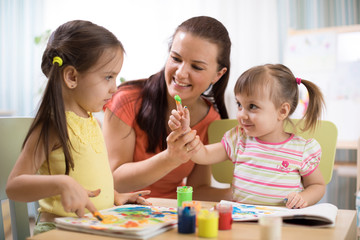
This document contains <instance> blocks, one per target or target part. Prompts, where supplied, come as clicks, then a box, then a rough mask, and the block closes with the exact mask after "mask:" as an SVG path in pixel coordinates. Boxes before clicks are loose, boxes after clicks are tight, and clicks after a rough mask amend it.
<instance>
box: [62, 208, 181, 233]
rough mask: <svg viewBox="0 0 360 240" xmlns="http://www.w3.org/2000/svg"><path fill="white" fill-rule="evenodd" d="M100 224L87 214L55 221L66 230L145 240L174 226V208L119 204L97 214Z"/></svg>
mask: <svg viewBox="0 0 360 240" xmlns="http://www.w3.org/2000/svg"><path fill="white" fill-rule="evenodd" d="M100 213H101V215H102V216H103V218H104V219H103V221H101V222H100V221H99V220H97V219H96V218H95V217H93V216H92V215H91V214H87V215H86V216H85V217H83V218H77V217H62V218H56V219H55V221H56V226H57V227H58V228H63V229H67V230H73V231H80V232H88V233H94V234H100V235H107V236H115V237H123V238H130V239H148V238H150V237H153V236H155V235H157V234H160V233H162V232H165V231H167V230H169V229H171V228H173V227H175V226H176V224H177V210H176V209H175V208H167V207H156V206H143V205H122V206H116V207H113V208H110V209H106V210H102V211H100Z"/></svg>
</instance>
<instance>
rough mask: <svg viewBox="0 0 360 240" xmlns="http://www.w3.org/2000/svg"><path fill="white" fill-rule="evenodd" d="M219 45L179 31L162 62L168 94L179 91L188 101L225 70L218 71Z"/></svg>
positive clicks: (193, 98)
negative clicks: (164, 61) (165, 58)
mask: <svg viewBox="0 0 360 240" xmlns="http://www.w3.org/2000/svg"><path fill="white" fill-rule="evenodd" d="M217 56H218V47H217V45H216V44H214V43H211V42H209V41H208V40H205V39H203V38H200V37H196V36H194V35H192V34H191V33H187V32H181V31H179V32H178V33H177V34H176V35H175V37H174V40H173V44H172V46H171V49H170V53H169V56H168V59H167V62H166V65H165V81H166V85H167V88H168V93H169V95H170V96H171V97H174V96H175V95H176V94H178V95H179V96H180V97H181V99H182V100H183V102H185V103H186V104H188V105H190V104H191V103H192V102H194V101H196V100H198V98H199V97H200V95H201V94H202V93H203V92H204V91H205V90H206V89H207V88H208V87H209V85H210V84H211V83H212V84H214V83H216V82H217V81H218V80H219V79H220V78H221V76H222V75H223V74H224V73H225V72H226V68H223V69H221V70H220V71H218V64H217Z"/></svg>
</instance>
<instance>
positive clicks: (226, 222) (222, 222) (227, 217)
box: [215, 203, 232, 230]
mask: <svg viewBox="0 0 360 240" xmlns="http://www.w3.org/2000/svg"><path fill="white" fill-rule="evenodd" d="M215 209H216V210H217V211H218V213H219V230H230V229H231V224H232V205H231V204H226V203H218V204H216V205H215Z"/></svg>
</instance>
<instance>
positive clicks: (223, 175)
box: [208, 119, 337, 184]
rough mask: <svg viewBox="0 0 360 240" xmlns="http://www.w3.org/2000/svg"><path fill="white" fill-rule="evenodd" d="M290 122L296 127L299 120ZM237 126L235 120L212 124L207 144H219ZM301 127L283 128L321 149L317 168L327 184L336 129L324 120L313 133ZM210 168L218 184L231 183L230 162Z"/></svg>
mask: <svg viewBox="0 0 360 240" xmlns="http://www.w3.org/2000/svg"><path fill="white" fill-rule="evenodd" d="M292 121H293V123H294V124H295V125H296V124H298V122H299V119H292ZM237 124H238V121H237V120H236V119H222V120H216V121H214V122H212V123H211V124H210V126H209V128H208V136H209V143H216V142H220V141H221V139H222V137H223V136H224V134H225V132H226V131H228V130H230V129H231V128H233V127H235V126H236V125H237ZM302 126H303V123H301V124H300V125H299V126H296V129H293V127H292V126H291V125H290V124H288V125H286V126H285V130H286V131H287V132H292V133H294V132H295V131H296V134H297V135H299V136H301V137H303V138H305V139H309V138H315V139H316V140H317V141H318V142H319V144H320V146H321V149H322V154H321V160H320V166H319V167H320V171H321V173H322V175H323V177H324V180H325V183H326V184H328V183H329V182H330V180H331V177H332V173H333V167H334V160H335V152H336V142H337V127H336V126H335V124H334V123H332V122H330V121H324V120H322V121H320V122H319V125H318V127H317V128H316V129H315V131H314V132H310V131H305V132H301V131H300V128H301V127H302ZM211 168H212V170H211V171H212V174H213V176H214V178H215V180H216V181H218V182H220V183H232V178H233V172H234V165H233V163H232V162H231V161H225V162H221V163H217V164H213V165H212V167H211Z"/></svg>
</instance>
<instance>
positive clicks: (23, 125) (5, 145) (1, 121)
mask: <svg viewBox="0 0 360 240" xmlns="http://www.w3.org/2000/svg"><path fill="white" fill-rule="evenodd" d="M32 121H33V119H32V118H0V136H1V137H0V156H1V157H0V200H1V201H2V200H6V199H8V197H7V196H6V192H5V188H6V182H7V179H8V176H9V174H10V172H11V170H12V168H13V166H14V164H15V162H16V160H17V159H18V156H19V153H20V151H21V147H22V143H23V141H24V139H25V136H26V133H27V131H28V130H29V127H30V125H31V123H32ZM9 207H10V219H11V230H12V236H13V239H14V240H17V239H19V240H24V239H26V238H27V237H29V236H30V227H29V216H28V209H27V203H24V202H14V201H12V200H9ZM0 239H5V231H4V223H3V214H2V210H1V207H0Z"/></svg>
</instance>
